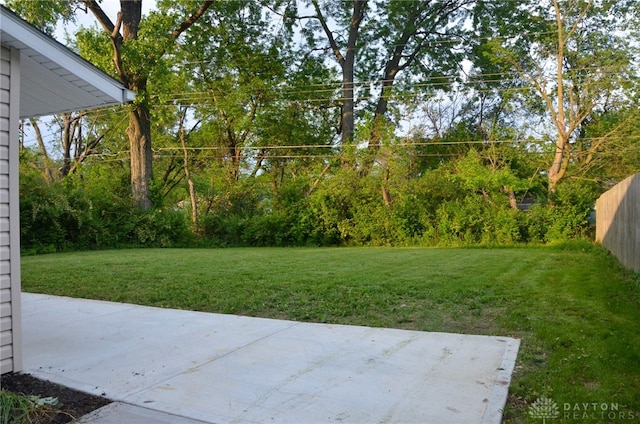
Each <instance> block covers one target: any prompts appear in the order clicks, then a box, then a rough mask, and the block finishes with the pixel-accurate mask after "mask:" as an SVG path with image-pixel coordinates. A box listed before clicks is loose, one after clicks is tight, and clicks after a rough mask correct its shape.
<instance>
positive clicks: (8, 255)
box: [0, 46, 22, 374]
mask: <svg viewBox="0 0 640 424" xmlns="http://www.w3.org/2000/svg"><path fill="white" fill-rule="evenodd" d="M19 106H20V53H19V52H18V51H17V50H13V49H9V48H7V47H5V46H0V374H4V373H7V372H13V371H20V370H21V369H22V339H21V334H22V331H21V330H22V329H21V322H22V316H21V313H22V312H21V307H20V292H21V288H20V225H19V222H18V217H19V207H18V205H19V197H18V122H19Z"/></svg>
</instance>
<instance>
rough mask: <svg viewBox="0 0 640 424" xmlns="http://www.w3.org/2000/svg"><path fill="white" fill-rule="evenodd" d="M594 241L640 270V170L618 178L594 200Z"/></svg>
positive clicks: (622, 261)
mask: <svg viewBox="0 0 640 424" xmlns="http://www.w3.org/2000/svg"><path fill="white" fill-rule="evenodd" d="M596 241H597V242H600V243H602V245H603V246H604V247H606V248H607V249H609V250H610V251H611V253H613V254H614V255H615V256H616V257H617V258H618V259H619V260H620V262H621V263H622V264H623V265H624V266H626V267H627V268H631V269H633V270H635V271H640V174H635V175H632V176H630V177H629V178H627V179H625V180H623V181H621V182H620V183H618V184H617V185H615V186H614V187H613V188H611V190H609V191H607V192H606V193H604V194H603V195H602V196H600V198H599V199H598V200H597V202H596Z"/></svg>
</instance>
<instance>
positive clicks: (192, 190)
mask: <svg viewBox="0 0 640 424" xmlns="http://www.w3.org/2000/svg"><path fill="white" fill-rule="evenodd" d="M180 144H181V145H182V153H183V157H184V176H185V178H186V179H187V184H188V185H189V198H190V199H191V222H192V224H193V231H194V233H195V234H199V233H200V232H199V228H198V200H197V198H196V187H195V184H194V183H193V179H191V171H190V170H189V151H188V150H187V140H186V138H185V135H184V115H183V116H181V117H180Z"/></svg>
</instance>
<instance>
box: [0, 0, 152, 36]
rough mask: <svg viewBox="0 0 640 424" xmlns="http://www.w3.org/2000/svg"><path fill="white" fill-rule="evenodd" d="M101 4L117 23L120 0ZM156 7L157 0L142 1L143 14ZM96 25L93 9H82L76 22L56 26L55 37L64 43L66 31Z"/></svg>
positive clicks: (71, 32)
mask: <svg viewBox="0 0 640 424" xmlns="http://www.w3.org/2000/svg"><path fill="white" fill-rule="evenodd" d="M0 3H2V0H0ZM100 6H101V7H102V10H104V12H105V13H106V14H107V16H108V17H109V18H110V19H111V21H112V22H114V23H115V21H116V16H117V15H118V11H119V10H120V0H102V1H101V2H100ZM155 8H156V0H143V1H142V13H143V15H144V14H147V13H148V12H149V11H150V10H154V9H155ZM96 25H98V22H97V20H96V18H95V16H93V13H91V11H89V10H87V12H86V13H85V12H84V11H82V10H78V11H77V12H76V22H75V23H73V22H69V23H60V24H59V25H58V27H57V28H56V31H55V33H54V37H55V38H56V40H58V41H60V42H61V43H63V44H64V43H65V40H66V38H67V37H66V33H68V34H69V35H73V33H74V32H75V31H76V30H77V29H78V28H80V27H81V26H84V27H91V26H96Z"/></svg>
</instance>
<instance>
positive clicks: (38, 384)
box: [0, 373, 111, 424]
mask: <svg viewBox="0 0 640 424" xmlns="http://www.w3.org/2000/svg"><path fill="white" fill-rule="evenodd" d="M0 387H2V390H6V391H10V392H13V393H23V394H25V395H35V396H39V397H41V398H45V397H56V398H58V401H59V405H58V406H56V407H55V411H54V413H52V414H51V415H47V416H45V417H42V420H39V421H37V422H36V423H34V424H63V423H68V422H71V421H73V420H76V419H78V418H80V417H81V416H83V415H86V414H88V413H89V412H91V411H94V410H96V409H98V408H101V407H103V406H105V405H108V404H110V403H111V400H109V399H107V398H104V397H100V396H94V395H90V394H88V393H84V392H80V391H78V390H73V389H70V388H68V387H65V386H61V385H59V384H55V383H52V382H50V381H46V380H41V379H39V378H36V377H34V376H32V375H30V374H22V373H11V374H4V375H2V377H0Z"/></svg>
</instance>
